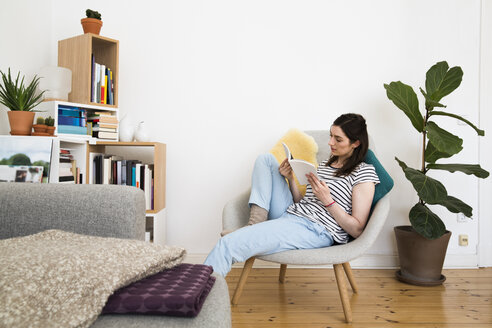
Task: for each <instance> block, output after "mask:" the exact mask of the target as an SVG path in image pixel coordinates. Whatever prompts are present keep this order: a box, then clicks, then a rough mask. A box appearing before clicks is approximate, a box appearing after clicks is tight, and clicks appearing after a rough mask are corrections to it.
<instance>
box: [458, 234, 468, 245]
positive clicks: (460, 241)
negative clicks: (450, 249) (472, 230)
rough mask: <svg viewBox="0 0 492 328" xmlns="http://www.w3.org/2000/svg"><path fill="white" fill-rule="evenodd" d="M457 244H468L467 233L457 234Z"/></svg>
mask: <svg viewBox="0 0 492 328" xmlns="http://www.w3.org/2000/svg"><path fill="white" fill-rule="evenodd" d="M458 244H459V245H460V246H468V235H459V236H458Z"/></svg>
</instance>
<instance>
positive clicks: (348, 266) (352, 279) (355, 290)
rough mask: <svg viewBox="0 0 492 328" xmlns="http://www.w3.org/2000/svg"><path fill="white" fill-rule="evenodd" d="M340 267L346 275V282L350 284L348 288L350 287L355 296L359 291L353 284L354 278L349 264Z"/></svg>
mask: <svg viewBox="0 0 492 328" xmlns="http://www.w3.org/2000/svg"><path fill="white" fill-rule="evenodd" d="M342 265H343V269H344V270H345V274H346V275H347V278H348V281H349V282H350V286H352V291H353V292H354V293H355V294H357V292H358V290H359V289H358V288H357V284H356V283H355V278H354V274H353V273H352V268H351V267H350V263H349V262H345V263H343V264H342Z"/></svg>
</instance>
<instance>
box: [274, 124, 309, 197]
mask: <svg viewBox="0 0 492 328" xmlns="http://www.w3.org/2000/svg"><path fill="white" fill-rule="evenodd" d="M282 142H284V143H285V144H286V145H287V146H288V147H289V149H290V152H291V154H292V156H293V157H294V158H297V159H303V160H305V161H308V162H310V163H313V164H314V165H315V166H316V167H317V166H318V162H317V160H316V154H317V153H318V144H317V143H316V141H314V138H313V137H311V136H310V135H308V134H306V133H304V132H302V131H301V130H299V129H290V130H289V131H287V133H286V134H285V135H284V136H283V137H282V138H280V140H279V141H278V142H277V143H276V144H275V146H273V148H272V149H271V150H270V153H272V154H273V156H275V158H276V159H277V161H278V162H279V164H280V163H282V161H283V160H284V159H285V151H284V147H283V146H282ZM295 179H296V184H297V187H298V188H299V191H300V192H301V194H302V195H304V194H305V193H306V186H301V185H299V181H297V178H295Z"/></svg>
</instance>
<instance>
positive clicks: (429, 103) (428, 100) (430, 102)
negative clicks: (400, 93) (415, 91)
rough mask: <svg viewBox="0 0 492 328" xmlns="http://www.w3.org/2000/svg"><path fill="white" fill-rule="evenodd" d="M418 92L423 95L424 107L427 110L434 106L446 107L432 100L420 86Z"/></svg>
mask: <svg viewBox="0 0 492 328" xmlns="http://www.w3.org/2000/svg"><path fill="white" fill-rule="evenodd" d="M420 92H421V93H422V94H423V95H424V97H425V108H427V109H428V110H429V111H431V110H432V109H433V108H434V107H444V108H446V105H443V104H441V103H439V102H437V101H435V100H432V99H431V98H430V97H429V96H428V95H427V93H425V91H424V90H423V89H422V88H420Z"/></svg>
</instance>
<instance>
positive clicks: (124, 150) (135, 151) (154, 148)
mask: <svg viewBox="0 0 492 328" xmlns="http://www.w3.org/2000/svg"><path fill="white" fill-rule="evenodd" d="M143 152H145V154H143ZM89 153H103V154H111V155H118V156H122V157H123V158H124V159H139V160H142V162H144V163H145V162H147V163H146V164H153V165H154V209H153V210H147V213H149V214H156V213H158V212H160V211H161V210H163V209H164V208H165V207H166V144H163V143H160V142H117V141H97V142H96V144H89V147H88V152H87V157H86V167H89V165H91V164H92V163H89ZM87 171H89V170H87ZM86 183H89V175H88V174H86Z"/></svg>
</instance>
